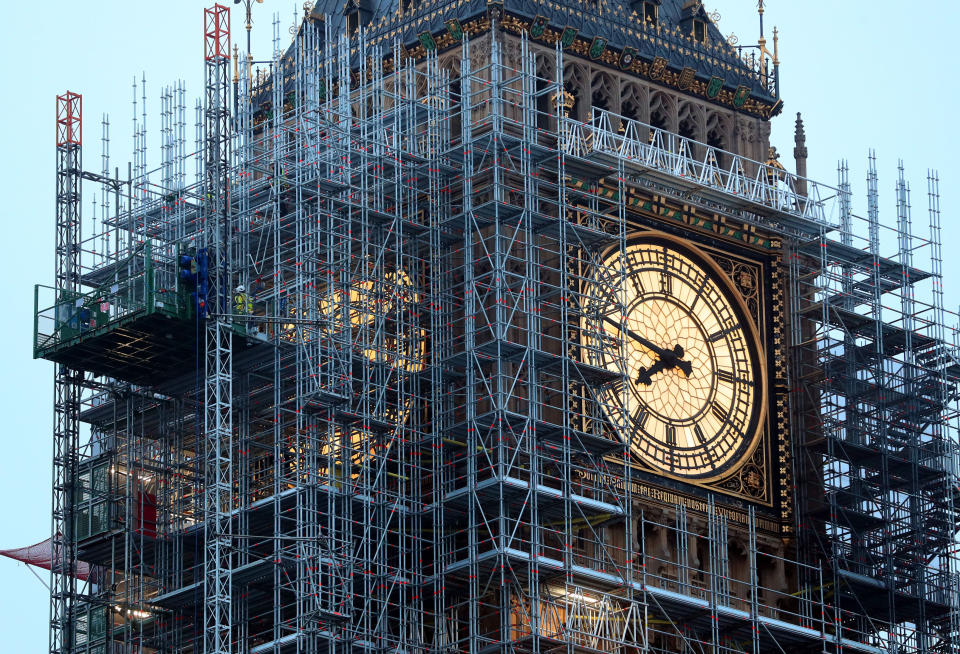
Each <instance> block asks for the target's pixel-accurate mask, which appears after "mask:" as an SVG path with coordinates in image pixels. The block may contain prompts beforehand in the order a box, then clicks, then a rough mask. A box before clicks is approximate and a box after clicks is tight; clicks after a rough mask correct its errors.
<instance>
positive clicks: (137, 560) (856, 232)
mask: <svg viewBox="0 0 960 654" xmlns="http://www.w3.org/2000/svg"><path fill="white" fill-rule="evenodd" d="M334 24H335V22H334V21H330V20H326V21H315V20H312V19H307V20H304V21H303V22H302V23H301V25H300V26H299V30H298V32H297V34H296V36H295V40H294V44H293V46H292V47H291V48H290V50H288V51H287V52H286V53H285V54H281V53H280V52H279V49H278V48H275V49H276V50H277V56H276V57H275V59H274V62H273V64H272V67H271V74H270V76H269V77H266V78H257V79H251V77H250V70H249V69H248V67H240V68H239V70H238V71H237V76H238V79H237V80H236V81H235V82H234V84H235V90H236V103H235V104H234V103H233V102H231V98H230V88H229V86H230V80H229V65H228V64H229V18H228V14H227V13H226V9H224V8H222V7H215V8H214V9H211V10H207V12H206V13H205V39H206V52H205V55H206V56H205V66H206V69H205V70H206V77H205V92H204V100H203V103H202V105H198V107H197V109H196V125H197V127H196V129H197V138H196V142H195V148H194V149H193V152H187V147H186V107H185V100H184V98H185V90H184V89H183V86H182V85H180V84H178V85H176V86H175V87H172V88H168V89H167V90H165V91H164V112H163V121H162V124H163V144H164V145H163V148H162V157H163V161H162V165H161V166H160V168H159V169H157V170H149V171H148V170H147V167H146V145H145V144H146V136H145V133H146V114H145V94H146V91H145V88H146V82H145V80H143V81H142V85H141V89H142V93H143V98H144V99H143V102H144V113H143V115H142V117H141V118H140V120H139V122H138V119H137V85H136V83H135V84H134V94H133V97H134V110H133V112H134V124H135V126H134V131H135V142H136V143H137V144H138V147H137V150H136V162H135V165H134V166H132V167H131V168H130V169H129V174H128V178H127V179H121V178H120V176H119V171H117V170H116V169H115V170H114V174H113V176H112V177H111V176H110V173H109V171H110V163H109V142H110V137H109V128H110V126H109V121H108V120H107V119H104V121H103V136H102V142H103V154H102V162H101V163H102V165H101V173H89V172H84V171H83V169H82V166H81V159H80V152H81V143H80V137H79V121H80V115H79V96H76V95H75V94H68V95H67V96H65V97H64V98H63V99H62V101H61V99H58V109H59V108H61V107H62V112H63V113H62V114H61V118H62V120H61V121H58V125H62V126H63V129H62V130H59V131H58V143H57V148H58V153H60V154H61V156H60V158H59V160H58V161H59V164H58V187H57V188H58V197H57V220H58V231H57V253H58V258H57V262H58V263H57V266H58V267H57V275H56V284H55V286H54V287H53V288H48V287H38V289H37V312H36V317H35V320H36V323H35V324H36V340H35V343H34V347H35V353H36V355H37V356H39V357H42V358H45V359H48V360H51V361H54V362H56V363H57V377H56V379H57V386H56V388H57V394H56V400H55V401H56V406H55V414H56V428H55V431H54V443H55V450H54V451H55V457H54V523H53V535H54V552H55V553H56V561H55V563H54V565H53V571H52V572H53V578H54V580H55V585H54V587H53V591H52V592H51V607H52V610H51V645H50V651H51V654H65V653H67V652H71V653H79V652H83V653H86V654H106V653H107V652H121V651H124V652H125V651H133V650H136V651H139V652H158V653H159V652H200V651H202V652H210V653H216V654H226V653H229V652H248V653H250V654H255V653H261V652H273V653H275V652H298V653H319V652H340V651H342V652H346V651H358V650H361V649H362V650H368V651H378V652H388V651H389V652H493V651H497V652H538V653H539V652H560V651H563V652H623V653H627V652H664V653H665V652H677V651H684V652H686V651H689V652H704V651H711V652H731V653H733V652H751V653H753V654H759V653H760V652H776V651H788V650H793V651H801V650H802V651H811V652H814V651H815V652H850V651H857V652H866V653H873V652H876V653H880V652H901V653H906V652H918V653H920V652H923V653H926V652H943V653H946V652H955V651H957V648H958V646H960V624H958V620H960V597H958V579H960V577H958V557H957V546H956V541H955V533H956V529H957V523H958V511H960V504H958V500H960V495H958V493H960V490H958V486H957V475H958V472H960V470H958V451H957V445H956V424H957V395H956V390H955V389H956V383H957V380H958V379H960V365H958V363H957V359H956V353H957V343H956V339H957V332H956V330H955V329H954V330H953V339H952V342H950V341H948V339H947V328H946V327H945V325H946V323H947V321H948V320H949V321H950V322H951V324H955V323H956V316H955V315H952V314H951V315H950V316H949V317H948V316H947V312H946V311H945V309H944V307H943V291H942V286H941V283H942V269H941V259H940V256H941V255H940V240H939V239H940V212H939V196H938V190H937V186H938V180H937V178H936V176H935V174H932V173H931V176H930V182H929V184H930V187H929V215H930V235H929V237H928V238H923V239H921V238H920V237H917V236H915V235H914V234H913V233H912V226H911V218H910V204H909V189H908V188H907V187H906V183H905V182H904V181H903V178H902V175H901V178H900V181H899V182H898V187H897V189H898V196H897V197H898V202H897V208H898V211H897V225H896V227H890V228H886V227H882V226H881V224H880V222H879V206H878V200H877V191H876V188H877V187H876V175H875V171H874V168H873V167H871V177H870V189H871V190H870V197H869V200H870V204H869V212H868V217H867V219H866V220H863V219H861V218H859V217H857V216H855V215H854V214H853V211H852V202H851V197H850V196H851V194H850V190H849V183H848V180H847V175H846V169H845V168H842V169H841V175H840V182H839V184H838V186H837V187H833V186H829V185H823V184H818V183H816V182H814V181H812V180H806V179H802V178H797V177H795V176H793V175H790V174H789V173H786V172H785V171H783V170H782V168H778V167H775V166H772V165H769V164H766V163H762V162H757V161H750V160H748V159H746V158H744V157H741V156H739V155H737V154H735V153H731V152H723V151H721V150H719V149H717V148H714V147H710V146H708V145H706V144H703V143H698V142H695V141H693V140H690V139H686V138H683V137H681V136H679V135H677V134H673V133H669V132H666V131H664V130H661V129H659V128H657V127H654V126H652V125H649V124H645V123H642V122H640V121H637V120H633V119H631V118H628V117H625V116H619V115H616V114H614V113H612V112H610V111H606V110H604V109H601V108H599V107H598V108H595V110H594V111H593V112H592V115H591V117H590V119H589V120H588V121H587V122H580V121H578V120H576V119H574V118H571V117H570V116H569V115H568V111H567V109H568V106H567V105H566V104H565V102H564V95H565V93H566V91H565V90H564V79H563V71H564V70H565V66H564V58H565V56H567V55H566V54H565V53H564V52H563V50H562V49H561V48H559V47H558V48H557V49H556V50H555V51H554V52H552V53H550V54H549V55H546V54H544V53H543V52H538V53H535V52H534V51H533V50H532V49H531V48H530V44H529V43H528V41H527V39H526V38H525V37H520V38H513V37H508V36H507V35H505V34H504V33H503V32H501V31H499V30H498V29H497V25H496V20H495V19H494V22H493V28H492V29H491V30H490V31H489V32H488V33H485V34H480V35H477V36H472V37H471V38H463V39H462V42H461V43H460V45H458V46H457V47H458V48H459V50H460V52H459V54H460V56H459V57H457V58H456V62H457V63H456V65H452V64H451V63H450V60H449V59H446V60H444V61H441V60H440V58H439V57H438V56H437V54H436V53H435V52H428V54H427V55H426V57H425V58H424V59H422V60H419V61H416V60H413V59H411V58H409V57H407V56H405V51H404V50H403V48H402V47H401V44H399V43H396V44H392V45H384V44H383V43H379V44H377V45H373V44H371V43H370V39H369V37H368V35H367V34H366V33H365V32H363V31H362V30H360V31H358V32H357V33H356V34H354V35H352V36H350V35H348V34H347V33H345V32H341V31H339V30H336V29H335V28H334V27H333V25H334ZM507 44H509V45H510V47H509V48H508V47H507ZM543 70H547V71H549V74H546V75H544V74H542V73H539V74H538V72H537V71H543ZM71 103H76V104H71ZM232 105H233V107H234V108H233V109H232V110H231V106H232ZM191 165H192V167H193V170H194V171H195V173H194V176H193V180H192V181H190V182H188V179H187V178H188V174H187V171H188V170H190V169H191ZM81 180H83V181H86V183H87V184H96V185H99V187H100V190H101V193H100V207H101V212H100V214H101V215H100V216H99V217H97V216H96V212H94V219H93V220H92V221H90V220H86V222H83V219H82V218H81V215H80V211H81V206H80V186H81ZM601 181H602V182H603V183H602V184H601ZM601 189H602V192H601ZM633 190H639V191H640V192H643V193H655V194H657V195H658V196H660V197H666V198H676V199H678V200H682V202H684V203H686V204H688V205H690V206H695V207H701V208H702V209H703V210H704V211H705V212H707V211H709V212H712V213H713V214H714V215H720V216H723V217H724V224H723V225H722V226H718V230H719V233H723V231H722V230H726V229H729V230H730V232H731V233H733V232H734V231H735V230H738V229H742V230H747V231H750V232H751V233H755V234H761V235H762V234H766V235H768V236H767V237H768V238H775V239H777V240H778V241H779V242H780V243H782V247H783V249H784V252H785V259H786V264H785V267H786V269H787V272H788V279H789V289H788V291H787V295H788V297H789V303H790V307H789V316H790V319H789V325H790V335H789V344H790V346H791V348H792V349H791V351H790V355H789V356H790V359H791V365H790V370H791V379H790V384H791V391H792V392H791V401H790V406H789V412H790V417H791V420H790V424H791V429H792V433H791V438H792V442H793V443H794V448H795V450H794V453H793V455H794V456H793V462H794V463H793V465H794V470H793V475H794V477H795V479H796V487H797V489H798V490H797V492H796V494H795V496H796V502H797V510H796V512H795V515H796V516H797V518H796V525H793V526H794V527H795V528H796V533H797V534H798V536H797V539H796V542H795V544H794V545H791V546H790V547H787V548H784V549H783V550H781V551H771V550H769V548H765V547H761V545H760V544H758V536H757V516H756V515H755V511H754V509H753V508H749V509H748V510H747V511H746V512H745V515H744V518H743V522H742V523H737V524H736V525H734V524H733V523H732V522H731V521H730V520H729V518H728V516H727V514H726V513H724V512H722V511H719V510H716V508H715V507H714V505H713V502H712V501H711V502H710V504H709V506H708V507H707V510H706V511H705V512H703V515H702V516H701V517H700V520H701V521H702V526H701V527H697V528H694V527H693V526H691V525H692V522H691V519H690V516H689V515H688V510H687V507H685V506H684V505H682V504H677V505H676V506H674V507H673V508H672V509H671V510H670V511H666V512H664V511H657V512H654V511H646V510H644V509H643V508H642V505H641V504H638V503H637V502H636V501H635V498H633V497H632V496H631V492H632V491H631V489H632V488H633V486H632V475H633V474H634V473H633V471H632V467H631V466H629V465H627V466H624V465H622V464H621V465H619V466H617V465H615V464H612V463H611V462H612V461H615V460H618V459H619V460H620V461H623V460H627V459H629V455H630V452H629V439H628V438H624V437H623V434H625V433H626V432H627V430H628V416H627V412H626V409H625V405H626V402H625V399H624V394H625V393H626V392H627V390H626V387H627V383H626V382H627V381H628V380H629V373H628V372H627V367H626V361H625V360H624V359H625V357H624V355H623V352H625V348H626V346H625V344H624V343H623V342H622V340H621V341H617V340H616V337H614V336H612V335H611V333H610V332H609V331H608V330H606V329H604V323H605V322H606V321H608V320H615V321H621V320H623V315H624V307H625V305H626V297H625V293H626V284H625V280H624V279H623V275H624V271H623V269H622V267H618V266H614V265H612V264H611V263H610V261H611V259H610V256H609V254H610V253H611V252H620V253H622V252H624V250H625V248H626V243H627V238H628V228H627V225H628V216H627V213H628V211H632V209H631V208H630V206H629V203H628V202H627V201H626V200H625V198H627V197H628V195H629V194H630V193H631V192H632V191H633ZM81 224H83V225H85V226H86V227H87V230H88V232H87V233H83V232H82V231H81V229H80V227H81ZM738 226H739V227H738ZM864 228H865V229H866V236H863V235H862V233H861V232H862V230H863V229H864ZM883 230H886V232H885V233H886V236H884V235H883V233H882V232H883ZM758 238H759V237H758ZM891 239H892V240H894V241H895V242H896V253H895V255H894V256H892V257H885V256H882V255H881V254H880V252H881V249H882V248H881V246H886V245H887V244H888V242H889V241H891ZM924 249H926V251H927V252H926V253H925V254H927V255H928V256H929V259H930V270H929V271H923V270H920V269H918V268H915V267H914V265H915V262H914V259H915V258H919V256H920V252H921V251H922V250H924ZM915 255H916V256H915ZM924 284H926V285H928V286H927V287H928V288H929V289H930V290H931V293H930V294H929V295H925V294H924V291H923V285H924ZM620 333H623V332H620ZM611 339H613V342H611ZM81 422H82V423H83V424H85V425H86V426H87V427H86V429H88V430H89V438H83V439H81V437H80V433H81V430H80V426H79V425H80V423H81ZM734 530H738V531H740V532H742V534H743V538H744V539H745V540H744V542H745V543H746V546H745V547H744V549H743V551H739V550H738V551H734V550H735V549H736V547H735V540H734V539H732V538H731V533H732V532H733V531H734ZM78 560H79V561H84V562H87V563H89V564H90V565H91V566H92V568H91V569H92V572H91V574H90V576H89V579H88V580H86V581H78V580H76V579H75V575H74V574H73V572H72V571H73V570H74V569H75V566H76V562H77V561H78ZM761 571H763V572H761ZM766 571H773V572H771V573H768V572H766ZM780 580H782V583H781V581H780Z"/></svg>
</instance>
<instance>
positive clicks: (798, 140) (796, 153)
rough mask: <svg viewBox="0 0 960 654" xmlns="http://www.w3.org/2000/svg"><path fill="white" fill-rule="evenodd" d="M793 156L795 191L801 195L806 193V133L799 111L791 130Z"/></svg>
mask: <svg viewBox="0 0 960 654" xmlns="http://www.w3.org/2000/svg"><path fill="white" fill-rule="evenodd" d="M793 142H794V148H793V158H794V159H795V160H796V162H797V177H800V178H801V179H800V180H797V192H798V193H800V194H801V195H806V194H807V182H806V177H807V135H806V132H804V131H803V118H802V117H801V116H800V112H799V111H798V112H797V126H796V128H795V129H794V132H793Z"/></svg>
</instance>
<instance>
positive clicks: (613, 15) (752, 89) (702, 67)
mask: <svg viewBox="0 0 960 654" xmlns="http://www.w3.org/2000/svg"><path fill="white" fill-rule="evenodd" d="M399 1H400V2H402V4H403V5H404V7H405V8H404V9H403V10H401V11H398V10H397V2H398V0H319V1H318V2H317V3H316V5H315V6H314V8H313V11H312V13H311V18H314V19H320V18H321V17H323V16H330V17H331V19H332V20H333V21H334V27H335V28H338V29H337V31H338V32H339V28H342V27H343V25H344V23H345V20H346V19H345V17H344V14H345V12H350V11H356V10H360V11H362V15H363V16H364V18H365V20H364V21H363V22H364V23H365V26H366V28H367V30H368V34H369V37H370V39H371V42H373V43H376V42H378V41H380V42H383V43H384V44H390V43H393V41H394V40H396V39H399V41H400V42H401V43H402V44H403V45H405V46H407V47H408V48H411V47H416V46H417V45H418V44H419V35H420V34H422V33H424V32H430V33H431V34H433V35H434V36H435V37H439V36H440V35H444V34H446V32H447V26H446V22H447V21H448V20H450V19H452V18H456V19H457V20H459V21H460V23H461V24H466V23H467V22H468V21H470V20H472V19H475V18H479V17H484V16H486V14H487V11H488V7H489V5H490V4H491V1H490V0H414V2H413V3H411V0H399ZM494 1H495V2H496V1H497V0H494ZM411 4H413V5H415V6H413V7H411ZM499 4H502V5H503V9H504V11H505V12H506V14H507V16H510V17H515V18H516V19H518V20H519V22H520V23H525V24H529V23H530V22H531V21H532V20H533V19H534V18H535V17H536V16H538V15H540V16H544V17H546V19H547V20H548V24H549V29H550V30H554V31H555V32H557V33H559V32H560V31H561V30H563V29H564V28H565V27H572V28H574V29H577V30H578V38H579V39H581V40H583V39H585V40H586V41H587V43H589V42H590V41H591V40H592V39H593V37H595V36H601V37H605V38H607V39H609V43H608V49H610V50H612V51H616V52H619V51H622V50H623V48H626V47H631V48H636V50H637V58H638V60H640V61H643V62H648V63H649V62H652V61H653V60H654V58H655V57H662V58H664V59H665V60H666V62H667V67H668V69H670V70H672V71H675V72H677V73H679V71H681V70H683V69H684V68H692V69H694V70H695V71H696V79H697V80H699V81H700V82H701V83H703V84H704V85H705V84H706V82H709V81H710V80H711V78H721V79H722V80H723V89H725V90H726V93H725V94H724V95H723V97H725V98H728V99H729V98H730V97H732V95H733V92H734V91H735V90H737V89H738V88H741V87H742V88H744V89H745V90H748V91H749V98H750V101H751V102H750V104H749V106H750V107H751V108H752V109H753V113H760V114H761V115H766V116H769V115H771V114H772V113H776V112H777V111H779V105H780V103H779V102H778V101H777V97H776V96H775V95H774V94H773V92H772V91H771V89H770V88H768V84H767V83H765V81H764V80H763V79H761V76H760V75H759V74H758V73H757V72H756V71H754V70H753V69H752V68H751V67H750V66H749V65H747V64H746V63H745V62H744V61H743V60H742V59H741V58H740V56H738V53H737V51H736V49H735V48H734V47H732V46H730V45H729V44H728V43H727V41H726V38H725V37H724V36H723V34H722V33H721V32H720V30H719V28H717V26H716V25H714V24H713V23H712V22H711V21H710V20H709V17H708V15H707V13H706V11H705V10H704V8H703V7H702V6H699V9H698V11H697V16H696V17H697V18H699V19H700V20H703V21H704V22H705V24H706V27H707V30H708V32H707V34H708V43H706V44H704V43H698V42H696V41H695V40H694V39H693V38H692V36H691V30H692V24H691V22H690V21H691V20H692V18H693V16H692V12H693V11H694V9H696V8H697V6H698V3H697V2H694V1H693V0H659V2H658V4H659V7H658V21H657V25H656V26H651V25H646V24H644V23H643V20H642V18H641V15H642V5H643V3H642V1H637V0H502V3H499ZM638 12H639V13H638ZM437 40H438V42H439V43H441V49H442V47H443V45H442V41H441V40H440V39H439V38H438V39H437ZM726 104H729V102H727V103H726ZM758 107H759V108H760V109H759V110H758Z"/></svg>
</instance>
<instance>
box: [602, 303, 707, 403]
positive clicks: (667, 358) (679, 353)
mask: <svg viewBox="0 0 960 654" xmlns="http://www.w3.org/2000/svg"><path fill="white" fill-rule="evenodd" d="M603 319H604V320H605V321H607V322H608V323H610V324H611V325H613V326H614V327H616V328H617V330H618V331H624V332H626V334H627V336H629V337H630V338H632V339H633V340H635V341H637V342H638V343H640V345H642V346H644V347H645V348H647V349H648V350H651V351H652V352H654V353H655V354H656V355H657V362H656V363H654V364H653V365H652V366H650V368H649V369H647V370H643V369H641V371H640V377H639V379H638V381H640V383H642V384H645V385H647V386H649V385H650V384H651V381H650V377H651V375H653V374H654V373H657V372H660V371H661V370H670V369H672V368H674V367H677V368H680V372H682V373H683V376H684V377H689V376H690V375H691V373H692V372H693V365H692V364H691V363H690V362H689V361H684V360H683V358H682V357H683V348H682V347H681V346H680V345H675V346H674V347H673V349H671V350H668V349H664V348H662V347H658V346H656V345H654V344H653V343H651V342H650V341H648V340H647V339H645V338H644V337H643V336H641V335H640V334H638V333H636V332H635V331H633V330H631V329H630V328H629V327H620V325H618V324H617V323H615V322H614V321H613V320H611V319H610V317H609V316H604V317H603Z"/></svg>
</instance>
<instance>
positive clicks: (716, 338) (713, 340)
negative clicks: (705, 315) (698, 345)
mask: <svg viewBox="0 0 960 654" xmlns="http://www.w3.org/2000/svg"><path fill="white" fill-rule="evenodd" d="M738 329H740V325H734V326H733V327H727V328H726V329H724V330H721V331H719V332H714V333H712V334H710V342H711V343H716V342H717V341H719V340H720V339H721V338H723V337H724V336H726V335H727V334H732V333H733V332H735V331H737V330H738Z"/></svg>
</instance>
